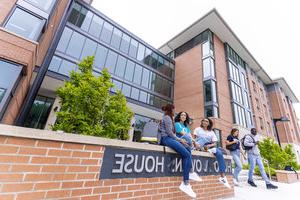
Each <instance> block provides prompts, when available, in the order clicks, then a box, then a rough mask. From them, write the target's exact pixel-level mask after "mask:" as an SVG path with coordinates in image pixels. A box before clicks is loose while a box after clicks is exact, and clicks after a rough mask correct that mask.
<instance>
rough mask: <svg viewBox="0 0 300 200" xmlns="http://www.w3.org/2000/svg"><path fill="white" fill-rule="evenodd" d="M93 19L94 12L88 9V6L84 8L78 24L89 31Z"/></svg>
mask: <svg viewBox="0 0 300 200" xmlns="http://www.w3.org/2000/svg"><path fill="white" fill-rule="evenodd" d="M92 19H93V13H92V12H91V11H88V10H87V9H86V8H82V9H81V12H80V15H79V19H78V21H77V24H76V25H77V26H78V27H79V28H81V29H82V30H84V31H88V30H89V28H90V24H91V22H92Z"/></svg>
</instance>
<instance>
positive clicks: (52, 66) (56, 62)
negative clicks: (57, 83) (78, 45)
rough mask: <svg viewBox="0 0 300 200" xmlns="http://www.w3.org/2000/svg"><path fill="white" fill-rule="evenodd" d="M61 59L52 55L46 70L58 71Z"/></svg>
mask: <svg viewBox="0 0 300 200" xmlns="http://www.w3.org/2000/svg"><path fill="white" fill-rule="evenodd" d="M61 61H62V59H61V58H59V57H56V56H53V57H52V60H51V62H50V65H49V68H48V70H50V71H53V72H58V69H59V67H60V64H61Z"/></svg>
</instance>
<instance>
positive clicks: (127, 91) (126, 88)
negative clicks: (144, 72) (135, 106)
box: [122, 84, 131, 97]
mask: <svg viewBox="0 0 300 200" xmlns="http://www.w3.org/2000/svg"><path fill="white" fill-rule="evenodd" d="M130 91H131V87H130V86H129V85H127V84H123V87H122V93H123V94H124V95H125V96H126V97H130Z"/></svg>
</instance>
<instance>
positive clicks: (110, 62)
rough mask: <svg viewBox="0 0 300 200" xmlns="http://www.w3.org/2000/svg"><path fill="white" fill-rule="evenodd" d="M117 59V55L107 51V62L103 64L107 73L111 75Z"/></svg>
mask: <svg viewBox="0 0 300 200" xmlns="http://www.w3.org/2000/svg"><path fill="white" fill-rule="evenodd" d="M117 57H118V54H116V53H115V52H114V51H111V50H109V52H108V55H107V60H106V63H105V67H106V68H107V69H108V71H109V72H110V73H111V74H113V73H114V71H115V66H116V63H117Z"/></svg>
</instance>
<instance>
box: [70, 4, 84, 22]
mask: <svg viewBox="0 0 300 200" xmlns="http://www.w3.org/2000/svg"><path fill="white" fill-rule="evenodd" d="M80 9H81V6H80V5H79V4H78V3H75V4H74V5H73V8H72V11H71V14H70V16H69V19H68V21H69V22H70V23H72V24H74V25H76V22H77V20H78V17H79V14H80Z"/></svg>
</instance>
